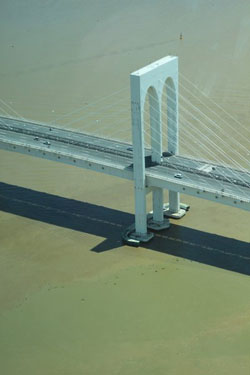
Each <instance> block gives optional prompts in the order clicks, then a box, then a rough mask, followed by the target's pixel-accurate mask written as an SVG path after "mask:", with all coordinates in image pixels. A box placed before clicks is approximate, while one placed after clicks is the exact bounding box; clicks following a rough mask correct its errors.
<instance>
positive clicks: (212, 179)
mask: <svg viewBox="0 0 250 375" xmlns="http://www.w3.org/2000/svg"><path fill="white" fill-rule="evenodd" d="M178 87H179V84H178V59H177V58H176V57H171V56H168V57H166V58H163V59H161V60H159V61H157V62H155V63H153V64H151V65H149V66H147V67H145V68H142V69H140V70H138V71H136V72H134V73H132V74H131V113H132V142H131V140H130V139H129V138H127V139H126V137H127V136H129V135H130V134H131V131H130V130H129V129H128V128H124V127H123V126H121V125H120V124H121V120H120V119H121V118H122V117H123V112H125V111H123V110H119V120H118V119H117V118H115V119H114V120H113V121H112V117H115V116H114V112H112V116H109V117H108V119H107V121H106V124H105V126H103V127H102V130H103V129H110V128H112V127H113V129H114V132H115V134H116V135H118V133H119V131H120V132H123V133H124V134H125V136H126V137H125V139H124V138H123V139H122V137H120V138H119V137H110V136H109V134H108V132H106V131H104V133H103V134H102V135H100V132H97V133H94V132H91V131H90V130H89V129H88V130H87V131H85V132H84V130H83V131H82V130H81V131H80V132H78V131H76V129H74V130H72V129H70V130H69V129H65V128H62V127H60V126H58V125H56V126H55V124H50V125H48V124H38V123H33V122H31V121H27V120H25V119H17V118H11V117H10V116H7V115H9V113H4V114H5V115H6V116H1V117H0V148H1V149H4V150H8V151H14V152H20V153H23V154H27V155H30V156H35V157H40V158H44V159H48V160H53V161H58V162H61V163H65V164H70V165H74V166H78V167H81V168H87V169H90V170H94V171H98V172H102V173H106V174H109V175H113V176H117V177H121V178H125V179H128V180H133V181H134V185H135V226H131V227H130V228H128V230H127V231H126V232H125V234H124V236H125V238H126V240H127V241H128V242H130V243H132V244H138V243H139V242H140V241H148V240H150V239H151V238H152V237H153V234H152V233H151V232H150V231H149V229H150V228H151V229H154V230H161V229H165V228H168V227H169V219H168V218H169V217H175V218H180V217H182V216H183V215H184V214H185V212H186V211H187V210H188V205H186V204H182V203H180V193H185V194H187V195H192V196H195V197H199V198H203V199H208V200H211V201H215V202H218V203H222V204H225V205H229V206H234V207H237V208H240V209H244V210H248V211H250V170H249V169H250V168H249V164H250V162H249V157H248V155H249V152H248V150H249V148H248V147H247V146H245V145H244V143H243V142H241V138H242V137H243V138H244V139H246V136H245V135H244V132H239V130H237V129H232V133H231V134H229V133H228V131H226V132H225V130H223V128H222V127H221V126H220V125H218V121H215V117H214V116H213V113H212V115H211V112H210V117H209V114H208V113H207V112H206V108H205V106H204V103H202V102H201V103H200V105H199V106H198V104H199V103H198V101H199V100H200V99H199V97H198V100H197V101H196V104H197V105H196V106H194V105H192V104H191V109H190V107H187V106H185V107H184V106H183V109H182V111H179V108H180V106H179V100H178V99H179V97H180V96H181V99H182V102H183V103H185V102H186V101H187V100H188V99H186V97H185V96H183V95H179V94H178ZM185 90H187V88H185ZM193 93H194V91H192V92H191V95H194V94H193ZM112 102H113V105H112ZM98 106H99V107H100V108H101V105H100V103H98ZM107 107H108V108H112V111H113V108H114V97H112V98H111V104H110V106H109V105H108V106H107V105H106V107H105V110H107ZM105 110H104V109H103V110H101V111H100V112H99V113H102V114H103V115H104V114H105ZM5 111H6V108H5ZM212 112H213V110H212ZM69 115H71V116H72V118H73V120H72V123H76V122H77V121H79V120H78V118H77V117H76V118H74V115H75V113H74V112H72V113H71V114H69ZM93 115H94V116H95V117H96V112H93V111H89V112H88V116H87V121H89V120H90V118H91V116H93ZM201 115H202V116H203V117H202V116H201ZM215 115H217V114H216V113H215ZM101 118H102V117H101ZM201 118H202V119H201ZM80 120H82V118H81V117H80ZM164 121H165V125H164ZM224 121H225V120H224ZM129 122H130V121H129V119H128V120H127V123H129ZM119 123H120V124H119ZM180 124H182V127H181V128H180ZM101 125H102V123H101V121H100V120H95V126H96V127H97V128H98V126H99V127H100V126H101ZM119 125H120V126H119ZM233 131H234V132H233ZM245 131H246V133H247V132H248V131H247V129H245ZM211 132H212V133H211ZM115 138H118V139H115ZM216 141H217V142H216ZM231 142H233V143H234V145H231ZM247 142H248V140H247V139H246V143H247ZM182 150H185V152H183V153H182ZM187 150H189V152H187ZM164 189H167V190H169V204H167V205H164V202H163V191H164ZM149 192H152V197H153V212H152V213H151V214H148V212H147V208H146V195H147V194H148V193H149Z"/></svg>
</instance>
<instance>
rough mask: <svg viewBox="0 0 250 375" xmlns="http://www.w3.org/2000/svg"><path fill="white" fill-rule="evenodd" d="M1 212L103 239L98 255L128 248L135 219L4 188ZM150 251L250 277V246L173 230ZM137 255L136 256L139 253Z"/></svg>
mask: <svg viewBox="0 0 250 375" xmlns="http://www.w3.org/2000/svg"><path fill="white" fill-rule="evenodd" d="M0 210H1V211H3V212H8V213H10V214H14V215H18V216H22V217H25V218H29V219H32V220H37V221H41V222H44V223H48V224H52V225H56V226H59V227H63V228H68V229H71V230H76V231H79V232H82V233H89V234H93V235H95V236H99V237H103V238H104V241H103V242H102V243H100V244H99V245H97V246H96V247H95V248H93V249H91V251H94V252H96V253H102V252H105V251H108V250H112V249H115V248H117V247H120V246H123V243H122V240H121V232H122V230H123V229H124V228H125V227H127V226H129V225H130V224H132V223H133V221H134V215H132V214H130V213H126V212H122V211H119V210H115V209H111V208H107V207H103V206H98V205H95V204H90V203H86V202H80V201H77V200H74V199H68V198H63V197H59V196H57V195H52V194H48V193H43V192H39V191H35V190H31V189H27V188H23V187H20V186H16V185H10V184H6V183H3V182H0ZM143 247H144V248H146V249H148V250H151V251H157V252H161V253H165V254H169V255H173V256H177V257H182V258H185V259H189V260H192V261H196V262H200V263H203V264H207V265H211V266H214V267H219V268H222V269H225V270H229V271H234V272H239V273H242V274H245V275H250V244H249V243H248V242H244V241H240V240H235V239H232V238H227V237H223V236H219V235H215V234H212V233H206V232H203V231H199V230H196V229H191V228H187V227H183V226H181V225H175V224H173V223H172V224H171V227H170V229H168V230H165V231H162V232H160V233H156V236H155V238H154V239H153V240H152V241H151V242H149V243H147V244H144V245H143ZM135 251H136V250H135Z"/></svg>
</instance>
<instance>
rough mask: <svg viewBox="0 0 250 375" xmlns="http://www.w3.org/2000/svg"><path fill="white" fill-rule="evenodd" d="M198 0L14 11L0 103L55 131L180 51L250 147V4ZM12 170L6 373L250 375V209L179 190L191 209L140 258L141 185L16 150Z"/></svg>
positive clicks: (2, 41) (62, 4) (1, 167)
mask: <svg viewBox="0 0 250 375" xmlns="http://www.w3.org/2000/svg"><path fill="white" fill-rule="evenodd" d="M190 3H191V2H190V1H188V0H186V1H185V0H178V1H175V2H172V1H160V0H157V1H154V2H150V1H142V0H139V1H135V2H133V1H128V0H126V1H120V0H119V1H114V0H108V1H105V2H102V1H97V0H94V1H91V2H88V1H84V0H81V1H80V0H79V1H77V0H75V1H70V2H69V1H66V0H63V1H56V0H54V1H52V0H50V1H49V0H48V1H40V0H36V1H34V0H32V1H31V0H30V1H28V0H25V1H22V2H21V3H20V2H18V1H16V0H11V1H8V2H3V3H2V4H1V5H0V45H1V58H0V66H1V70H0V82H1V84H0V98H1V99H2V100H4V101H5V103H7V104H8V105H10V106H11V107H13V108H14V109H15V111H17V112H18V113H20V114H21V115H22V116H24V117H26V118H30V119H33V120H36V121H43V122H48V123H49V122H52V121H54V120H55V119H56V118H57V117H60V116H62V115H63V114H65V113H69V112H71V111H73V110H74V109H75V108H78V107H81V106H83V105H84V104H85V105H86V103H91V102H93V101H95V100H98V99H99V98H101V97H103V96H106V95H109V94H111V93H112V92H114V91H116V90H120V89H121V88H123V87H125V86H128V84H129V73H130V72H132V71H134V70H136V69H138V68H140V67H142V66H144V65H147V64H148V63H150V62H152V61H154V60H156V59H158V58H161V57H163V56H166V55H168V54H172V55H177V56H179V64H180V72H181V73H182V74H184V75H185V76H186V77H188V79H189V80H191V81H192V82H194V84H195V85H196V86H197V87H198V88H199V89H200V90H201V91H202V92H203V93H205V94H206V95H208V96H209V97H210V98H212V99H213V100H215V101H216V103H218V104H219V105H221V106H222V107H223V108H224V109H225V110H226V111H229V112H230V114H232V116H234V118H236V120H237V121H238V122H240V123H242V124H244V126H245V128H246V129H247V130H244V129H243V128H242V127H240V125H239V124H238V125H236V124H237V122H234V121H233V120H232V126H239V131H241V132H242V134H244V136H245V138H246V143H245V144H244V146H245V147H246V148H248V149H249V147H248V144H249V143H247V142H248V141H247V131H248V129H250V121H249V112H250V109H249V108H250V80H249V77H250V75H249V58H250V56H249V54H250V48H249V47H250V36H249V35H250V22H249V12H250V5H249V3H248V2H247V1H243V0H240V1H238V2H236V1H232V0H227V1H226V0H222V1H220V2H219V4H218V2H216V1H212V0H211V1H203V0H196V1H194V0H193V1H192V4H190ZM181 32H182V34H183V40H180V39H179V35H180V33H181ZM125 93H126V91H125ZM125 100H126V97H125ZM0 107H1V110H2V109H3V108H5V110H6V109H8V108H7V107H6V106H4V104H3V103H2V105H1V106H0ZM1 113H2V112H1ZM80 126H81V124H76V125H75V127H74V128H75V129H77V127H79V128H80ZM129 126H130V124H129V123H128V128H129ZM225 131H226V130H225ZM232 139H233V134H232ZM232 147H234V146H233V143H232ZM229 153H230V151H229ZM246 157H247V155H246ZM248 158H249V157H248ZM248 160H249V159H248ZM0 177H1V179H0V209H1V211H0V281H1V282H0V370H1V373H3V374H6V375H15V374H18V375H22V374H26V375H27V374H28V375H29V374H30V375H31V374H32V375H40V374H48V375H50V374H51V375H52V374H53V375H57V374H65V375H66V374H73V375H78V374H79V375H80V374H90V375H92V374H121V375H125V374H157V375H158V374H171V375H172V374H173V375H179V374H192V375H194V374H197V375H200V374H209V375H210V374H211V375H212V374H220V375H221V374H227V375H228V374H235V373H237V374H238V375H243V374H244V375H245V374H246V375H248V374H249V372H250V282H249V274H250V246H249V242H250V230H249V213H248V212H244V211H240V210H237V209H233V208H229V207H224V206H221V205H217V204H213V203H210V202H207V201H203V200H199V199H195V198H191V197H188V196H182V201H184V202H185V203H189V204H190V205H191V210H190V212H189V213H188V214H187V215H186V216H185V217H184V218H183V219H182V220H181V221H178V222H176V221H172V226H171V229H170V230H169V231H164V232H162V233H160V234H159V235H157V236H156V238H155V239H154V240H153V241H152V242H151V243H149V244H148V245H146V246H144V247H140V248H137V249H135V248H130V247H127V246H123V245H122V243H121V238H120V233H121V230H122V228H124V227H126V225H129V224H130V223H132V222H133V212H134V202H133V186H132V184H131V183H129V182H127V181H123V180H119V179H115V178H112V177H109V176H106V175H100V174H97V173H94V172H88V171H85V170H80V169H77V168H73V167H69V166H65V165H61V164H59V163H52V162H48V161H43V160H40V159H33V158H29V157H26V156H24V155H19V154H14V153H8V152H4V151H0ZM166 200H167V193H166ZM148 204H149V209H150V205H151V202H150V197H149V202H148Z"/></svg>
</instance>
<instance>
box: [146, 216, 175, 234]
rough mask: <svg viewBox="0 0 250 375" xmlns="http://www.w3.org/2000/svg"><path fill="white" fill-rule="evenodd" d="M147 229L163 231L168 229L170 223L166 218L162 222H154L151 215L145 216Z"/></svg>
mask: <svg viewBox="0 0 250 375" xmlns="http://www.w3.org/2000/svg"><path fill="white" fill-rule="evenodd" d="M147 227H148V228H149V229H153V230H157V231H158V230H163V229H168V228H169V227H170V222H169V220H168V219H167V218H164V219H163V221H155V220H154V218H153V214H148V215H147Z"/></svg>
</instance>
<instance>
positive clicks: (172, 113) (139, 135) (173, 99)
mask: <svg viewBox="0 0 250 375" xmlns="http://www.w3.org/2000/svg"><path fill="white" fill-rule="evenodd" d="M130 86H131V113H132V135H133V166H134V187H135V230H134V231H133V232H132V233H130V237H131V238H134V239H135V240H139V241H142V242H147V241H149V240H150V239H151V238H152V237H153V234H152V233H150V232H148V230H147V229H148V228H151V229H155V230H161V229H165V228H168V227H169V220H168V219H167V218H165V217H164V213H163V189H161V188H158V187H155V188H153V190H152V194H153V215H152V217H151V218H150V219H149V218H148V216H147V209H146V194H147V192H148V190H147V187H146V176H145V143H144V106H145V101H146V97H147V94H149V108H150V134H151V158H152V162H155V163H159V164H160V163H161V160H162V102H163V100H162V99H163V97H164V98H165V97H166V98H167V99H166V100H167V119H168V120H167V133H168V134H167V135H168V137H167V138H168V150H167V151H168V152H170V153H171V154H177V153H178V58H177V57H174V56H167V57H164V58H163V59H160V60H158V61H156V62H154V63H152V64H150V65H148V66H146V67H144V68H142V69H140V70H137V71H136V72H134V73H132V74H131V75H130ZM165 90H166V92H164V91H165ZM164 151H165V150H164ZM183 211H184V210H181V208H180V197H179V193H177V192H174V191H169V205H168V213H169V216H171V215H173V216H175V217H180V216H183V213H184V212H183Z"/></svg>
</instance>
